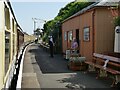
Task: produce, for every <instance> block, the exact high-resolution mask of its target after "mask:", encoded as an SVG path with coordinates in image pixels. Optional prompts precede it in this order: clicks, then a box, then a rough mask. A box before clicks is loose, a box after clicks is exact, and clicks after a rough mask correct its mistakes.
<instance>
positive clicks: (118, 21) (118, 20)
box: [115, 17, 120, 26]
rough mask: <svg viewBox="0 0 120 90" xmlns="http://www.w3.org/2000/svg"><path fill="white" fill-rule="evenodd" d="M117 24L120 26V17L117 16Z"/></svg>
mask: <svg viewBox="0 0 120 90" xmlns="http://www.w3.org/2000/svg"><path fill="white" fill-rule="evenodd" d="M115 26H120V17H116V18H115Z"/></svg>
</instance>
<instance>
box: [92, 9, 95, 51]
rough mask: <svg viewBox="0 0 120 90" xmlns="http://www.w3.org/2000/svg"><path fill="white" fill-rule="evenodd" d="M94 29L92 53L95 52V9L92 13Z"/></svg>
mask: <svg viewBox="0 0 120 90" xmlns="http://www.w3.org/2000/svg"><path fill="white" fill-rule="evenodd" d="M92 29H93V32H92V40H93V41H92V46H93V48H92V53H94V52H95V49H94V48H95V9H94V10H93V12H92Z"/></svg>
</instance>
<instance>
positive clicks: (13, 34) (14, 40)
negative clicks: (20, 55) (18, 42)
mask: <svg viewBox="0 0 120 90" xmlns="http://www.w3.org/2000/svg"><path fill="white" fill-rule="evenodd" d="M12 41H13V55H12V56H13V57H14V55H15V35H14V34H13V40H12Z"/></svg>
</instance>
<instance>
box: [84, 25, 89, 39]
mask: <svg viewBox="0 0 120 90" xmlns="http://www.w3.org/2000/svg"><path fill="white" fill-rule="evenodd" d="M84 41H90V29H89V27H86V28H84Z"/></svg>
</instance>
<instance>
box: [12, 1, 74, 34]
mask: <svg viewBox="0 0 120 90" xmlns="http://www.w3.org/2000/svg"><path fill="white" fill-rule="evenodd" d="M24 1H25V0H24ZM43 1H44V2H43ZM71 1H74V0H69V1H68V0H61V2H60V1H58V2H57V1H56V2H55V1H50V0H49V1H47V0H42V1H39V2H38V1H36V2H33V1H32V2H31V1H27V2H22V1H20V2H18V1H16V2H14V1H12V2H11V5H12V8H13V11H14V14H15V17H16V19H17V21H18V23H19V25H20V26H21V28H22V29H23V31H25V32H27V33H28V34H33V30H34V24H33V20H32V18H38V19H43V20H47V21H49V20H52V19H54V17H55V16H57V14H58V12H59V10H60V9H61V8H62V7H65V5H67V3H69V2H71ZM43 24H44V22H43V21H42V20H37V24H36V28H38V27H39V28H43Z"/></svg>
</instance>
